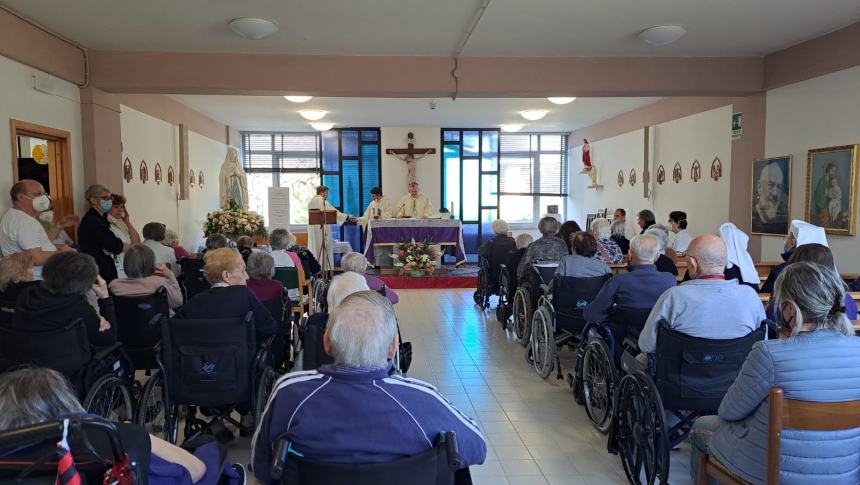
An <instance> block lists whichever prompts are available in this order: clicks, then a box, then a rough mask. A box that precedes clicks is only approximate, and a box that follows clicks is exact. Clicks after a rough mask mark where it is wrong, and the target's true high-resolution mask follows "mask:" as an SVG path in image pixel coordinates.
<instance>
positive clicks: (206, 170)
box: [179, 131, 227, 249]
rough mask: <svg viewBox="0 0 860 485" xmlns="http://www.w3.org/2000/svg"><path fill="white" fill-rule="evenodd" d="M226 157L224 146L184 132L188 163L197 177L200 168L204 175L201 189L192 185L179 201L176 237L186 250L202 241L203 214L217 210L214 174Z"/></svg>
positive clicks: (198, 178) (216, 186)
mask: <svg viewBox="0 0 860 485" xmlns="http://www.w3.org/2000/svg"><path fill="white" fill-rule="evenodd" d="M226 156H227V145H225V144H223V143H221V142H218V141H215V140H213V139H211V138H207V137H205V136H203V135H199V134H197V133H194V132H191V131H189V132H188V159H189V166H190V168H191V170H194V174H195V175H196V176H197V180H200V171H201V170H202V171H203V174H204V175H205V176H204V184H203V188H202V189H201V188H200V186H199V185H198V184H194V187H192V188H191V189H190V191H189V196H188V200H183V201H180V202H179V231H180V234H181V236H180V237H181V238H182V241H183V242H186V241H187V243H188V246H186V247H187V248H188V249H191V248H196V247H198V246H200V245H202V244H203V242H204V238H203V221H205V220H206V214H208V213H209V212H211V211H213V210H218V204H219V199H218V191H219V188H218V173H219V171H220V170H221V165H222V164H223V163H224V158H225V157H226Z"/></svg>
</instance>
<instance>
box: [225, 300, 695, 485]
mask: <svg viewBox="0 0 860 485" xmlns="http://www.w3.org/2000/svg"><path fill="white" fill-rule="evenodd" d="M398 294H399V295H400V303H399V304H398V305H396V307H395V308H396V310H397V316H398V321H399V323H400V328H401V333H402V335H403V339H404V340H407V341H411V342H412V345H413V361H412V368H411V369H410V371H409V376H411V377H415V378H418V379H422V380H425V381H427V382H430V383H432V384H434V385H435V386H437V387H438V388H439V390H440V391H441V392H442V393H443V394H445V395H446V396H447V397H448V398H449V399H450V400H451V401H452V402H453V403H454V404H455V405H456V406H457V407H459V408H460V409H461V410H463V411H464V412H466V413H468V414H470V415H471V416H473V417H476V418H477V419H478V420H479V421H480V424H481V428H482V431H483V432H484V434H485V436H486V437H487V440H488V442H489V452H488V455H487V461H486V463H485V464H484V465H481V466H477V467H473V468H472V469H471V471H472V477H473V480H474V481H475V483H476V484H478V485H480V484H493V485H504V484H511V485H514V484H529V485H535V484H547V483H549V484H571V485H573V484H590V485H595V484H600V485H604V484H624V483H627V479H626V478H625V476H624V471H623V469H622V468H621V461H620V459H619V458H618V457H617V456H615V455H611V454H609V453H607V452H606V437H605V436H604V435H602V434H600V433H599V432H597V431H596V430H595V429H594V428H593V427H592V425H591V423H590V422H589V421H588V417H587V416H586V414H585V410H584V408H582V407H580V406H578V405H577V404H576V403H575V402H574V401H573V396H572V395H571V392H570V389H569V387H568V386H567V384H566V382H565V381H559V380H556V378H555V376H554V374H553V375H551V376H550V377H549V378H548V379H547V380H543V379H541V378H540V377H538V375H537V374H536V373H535V372H534V369H533V368H532V367H531V366H530V365H528V364H527V363H526V360H525V350H524V348H523V347H522V346H520V345H519V344H518V343H516V341H515V340H513V336H512V335H511V334H510V333H507V334H506V333H505V332H504V331H502V329H501V325H500V324H499V323H498V322H497V321H496V320H495V317H494V316H493V315H494V313H495V312H493V311H492V310H490V311H487V312H486V313H485V314H482V313H481V312H480V311H479V310H478V309H477V307H476V306H475V305H474V304H473V302H472V290H399V291H398ZM562 354H563V355H564V357H566V359H564V360H562V366H563V367H564V371H565V373H567V372H568V371H571V370H572V364H573V362H572V360H571V359H570V358H571V357H572V356H573V354H572V352H569V351H568V350H565V351H563V352H562ZM248 446H249V443H248V440H246V439H243V440H240V441H237V442H234V443H233V444H232V446H231V457H232V458H233V459H234V460H237V461H242V462H245V463H247V460H248V458H247V456H248ZM671 461H672V466H671V475H670V483H671V484H672V485H681V484H691V483H692V480H690V477H689V471H688V470H689V447H688V445H686V444H684V445H683V446H682V447H681V450H680V451H673V452H672V454H671Z"/></svg>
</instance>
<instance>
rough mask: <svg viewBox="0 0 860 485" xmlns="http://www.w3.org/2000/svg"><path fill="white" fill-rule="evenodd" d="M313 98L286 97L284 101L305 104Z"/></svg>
mask: <svg viewBox="0 0 860 485" xmlns="http://www.w3.org/2000/svg"><path fill="white" fill-rule="evenodd" d="M312 98H313V96H284V99H286V100H287V101H289V102H291V103H304V102H305V101H310V100H311V99H312Z"/></svg>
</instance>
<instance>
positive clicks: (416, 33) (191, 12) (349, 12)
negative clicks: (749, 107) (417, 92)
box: [0, 0, 860, 56]
mask: <svg viewBox="0 0 860 485" xmlns="http://www.w3.org/2000/svg"><path fill="white" fill-rule="evenodd" d="M0 4H4V5H6V6H9V7H10V8H12V9H14V10H16V11H18V12H20V13H22V14H23V15H25V16H27V17H29V18H31V19H33V20H35V21H37V22H39V23H42V24H44V25H45V26H47V27H49V28H51V29H54V30H56V31H57V32H59V33H61V34H64V35H66V36H68V37H70V38H71V39H73V40H76V41H78V42H79V43H81V44H83V45H84V46H86V47H89V48H92V49H99V50H138V51H197V52H255V53H257V52H274V53H291V54H333V55H437V56H447V55H451V54H452V53H453V52H454V51H455V50H456V47H457V45H458V44H459V42H460V40H461V39H462V38H463V35H464V32H465V30H466V28H467V27H468V25H469V24H470V22H471V19H472V18H473V17H474V14H475V12H476V9H477V6H478V5H479V4H480V0H245V1H230V0H74V1H73V0H0ZM242 16H259V17H263V18H268V19H271V20H274V21H276V22H277V23H278V24H279V25H280V31H279V32H278V33H277V34H276V35H274V36H273V37H271V38H269V39H265V40H261V41H251V40H245V39H241V38H239V37H237V36H235V35H234V34H233V33H232V32H230V30H229V29H228V27H227V21H228V20H230V19H232V18H235V17H242ZM858 20H860V1H858V0H823V1H810V0H576V1H574V0H493V1H492V3H491V4H490V6H489V8H488V10H487V12H486V15H485V16H484V18H483V20H482V21H481V22H480V24H479V25H478V28H477V30H476V32H475V34H474V36H473V37H472V39H471V41H470V42H469V44H468V46H467V48H466V50H465V52H464V55H467V56H759V55H763V54H767V53H770V52H773V51H776V50H779V49H782V48H785V47H789V46H791V45H794V44H797V43H799V42H802V41H805V40H808V39H811V38H814V37H817V36H819V35H822V34H825V33H827V32H831V31H833V30H836V29H838V28H841V27H843V26H846V25H849V24H851V23H854V22H857V21H858ZM663 23H681V24H684V25H686V26H687V27H688V28H689V34H688V35H687V36H686V37H685V38H683V39H681V40H680V41H679V42H677V43H676V44H674V45H671V46H665V47H653V46H646V45H643V44H641V43H640V42H639V41H638V40H637V39H636V34H637V33H638V32H639V31H640V30H642V29H644V28H647V27H650V26H653V25H657V24H663Z"/></svg>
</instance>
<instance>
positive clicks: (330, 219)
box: [308, 209, 337, 280]
mask: <svg viewBox="0 0 860 485" xmlns="http://www.w3.org/2000/svg"><path fill="white" fill-rule="evenodd" d="M331 224H337V211H336V210H330V211H322V210H319V209H312V210H309V211H308V225H311V226H319V227H320V231H321V232H322V241H321V242H320V248H319V249H320V251H319V253H317V254H319V255H320V257H321V261H320V262H319V263H320V271H321V272H322V275H323V279H325V280H328V279H329V277H330V272H331V270H332V268H331V267H330V266H329V260H328V241H327V240H328V237H326V226H329V225H331ZM311 250H313V248H311Z"/></svg>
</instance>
